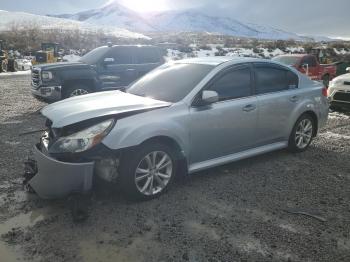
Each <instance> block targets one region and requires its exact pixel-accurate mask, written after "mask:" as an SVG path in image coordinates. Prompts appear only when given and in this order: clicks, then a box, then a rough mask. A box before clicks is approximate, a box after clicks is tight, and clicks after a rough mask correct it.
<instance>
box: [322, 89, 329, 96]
mask: <svg viewBox="0 0 350 262" xmlns="http://www.w3.org/2000/svg"><path fill="white" fill-rule="evenodd" d="M322 95H323V96H325V97H328V89H327V87H324V88H323V89H322Z"/></svg>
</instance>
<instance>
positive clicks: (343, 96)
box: [333, 92, 350, 103]
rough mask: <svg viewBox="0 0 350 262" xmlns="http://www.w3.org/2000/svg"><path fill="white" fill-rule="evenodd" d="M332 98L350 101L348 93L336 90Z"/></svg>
mask: <svg viewBox="0 0 350 262" xmlns="http://www.w3.org/2000/svg"><path fill="white" fill-rule="evenodd" d="M333 99H334V100H337V101H344V102H349V103H350V93H342V92H336V93H335V95H334V97H333Z"/></svg>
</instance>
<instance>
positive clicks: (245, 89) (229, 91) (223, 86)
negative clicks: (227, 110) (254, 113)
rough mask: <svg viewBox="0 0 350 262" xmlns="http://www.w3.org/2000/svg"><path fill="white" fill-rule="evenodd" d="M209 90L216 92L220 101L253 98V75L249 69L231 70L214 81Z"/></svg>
mask: <svg viewBox="0 0 350 262" xmlns="http://www.w3.org/2000/svg"><path fill="white" fill-rule="evenodd" d="M209 90H213V91H216V92H217V93H218V95H219V101H225V100H230V99H236V98H242V97H247V96H251V73H250V68H249V67H243V68H239V69H230V70H228V71H226V72H225V73H224V74H223V75H221V76H220V77H219V78H218V79H216V80H215V81H214V83H212V84H211V86H210V87H209Z"/></svg>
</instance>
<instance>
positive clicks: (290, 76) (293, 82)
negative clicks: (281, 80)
mask: <svg viewBox="0 0 350 262" xmlns="http://www.w3.org/2000/svg"><path fill="white" fill-rule="evenodd" d="M287 85H288V89H295V88H298V85H299V77H298V75H297V74H295V73H293V72H292V71H287Z"/></svg>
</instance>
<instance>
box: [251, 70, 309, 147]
mask: <svg viewBox="0 0 350 262" xmlns="http://www.w3.org/2000/svg"><path fill="white" fill-rule="evenodd" d="M254 73H255V74H254V75H255V92H256V94H257V99H258V108H259V110H258V131H257V141H258V144H259V146H263V145H267V144H271V143H275V142H281V141H285V140H286V139H288V137H289V133H290V131H291V127H290V121H289V120H290V116H291V113H292V112H293V110H294V109H295V107H296V106H297V104H298V102H299V101H300V99H301V98H302V97H300V95H298V92H297V89H298V84H299V77H298V76H297V75H296V74H295V73H294V72H292V71H290V70H288V69H286V68H284V67H280V66H278V65H273V64H269V63H257V64H255V65H254Z"/></svg>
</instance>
